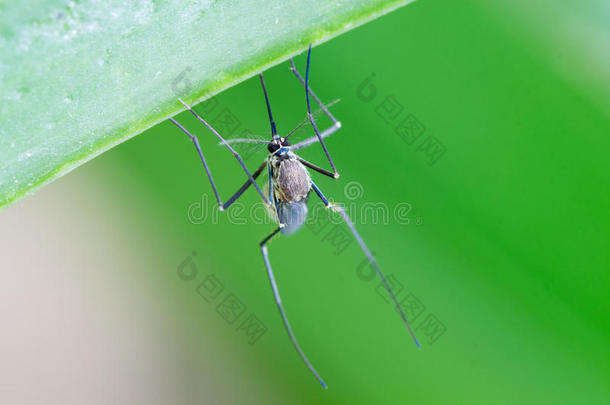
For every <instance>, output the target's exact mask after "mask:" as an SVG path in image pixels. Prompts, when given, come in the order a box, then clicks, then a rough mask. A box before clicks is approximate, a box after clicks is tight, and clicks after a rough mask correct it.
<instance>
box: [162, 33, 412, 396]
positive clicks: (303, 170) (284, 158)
mask: <svg viewBox="0 0 610 405" xmlns="http://www.w3.org/2000/svg"><path fill="white" fill-rule="evenodd" d="M310 60H311V44H310V45H309V49H308V51H307V67H306V70H305V78H304V79H303V77H302V76H301V74H300V73H299V71H298V70H297V68H296V65H295V63H294V60H293V59H292V58H291V59H290V70H291V71H292V73H293V74H294V75H295V76H296V78H297V79H298V80H299V81H300V82H301V84H302V85H303V86H304V88H305V99H306V101H307V119H306V121H309V124H311V127H312V128H313V131H314V133H315V135H314V136H311V137H310V138H307V139H305V140H303V141H301V142H298V143H296V144H294V145H291V144H290V141H289V139H288V138H289V136H290V135H291V134H293V133H294V132H295V130H293V131H291V132H290V133H289V134H288V135H286V136H280V135H278V132H277V128H276V125H275V121H274V120H273V115H272V114H271V106H270V103H269V96H268V94H267V88H266V86H265V80H264V78H263V73H262V72H261V73H259V78H260V82H261V87H262V90H263V94H264V96H265V103H266V105H267V113H268V115H269V123H270V125H271V140H270V141H266V140H258V139H234V140H229V141H227V140H225V139H224V138H223V137H222V136H221V135H220V134H219V133H218V132H217V131H216V130H215V129H214V128H213V127H212V126H211V125H210V124H209V123H208V122H207V121H205V120H204V119H203V118H202V117H201V116H199V114H197V113H196V112H195V111H194V110H193V109H192V108H191V107H190V106H189V105H188V104H186V103H185V102H184V101H183V100H182V99H178V100H179V101H180V103H182V105H183V106H184V107H185V108H186V109H187V110H188V111H190V112H191V113H192V114H193V115H194V116H195V117H196V118H197V120H199V121H200V122H201V123H202V124H203V125H204V126H205V127H206V128H207V129H208V130H210V132H212V133H213V134H214V135H215V136H216V137H217V138H218V140H219V141H220V144H222V145H224V146H225V147H226V148H227V149H228V150H229V151H230V152H231V153H232V154H233V156H234V157H235V159H236V160H237V162H238V163H239V165H240V166H241V167H242V169H243V171H244V172H245V174H246V176H247V180H246V182H245V183H244V184H243V185H242V186H241V187H240V188H239V189H238V190H237V191H236V192H235V193H234V194H233V195H232V196H231V197H230V198H229V199H228V200H227V201H226V202H224V203H223V202H222V199H221V198H220V194H219V193H218V189H217V188H216V184H215V183H214V180H213V178H212V173H211V171H210V168H209V166H208V164H207V162H206V160H205V157H204V155H203V151H202V150H201V146H200V145H199V141H198V139H197V136H195V135H193V134H191V133H190V132H189V131H188V130H186V129H185V128H184V127H183V126H182V125H180V124H179V123H178V122H177V121H176V120H175V119H173V118H170V121H171V122H172V123H174V124H175V125H176V126H177V127H178V128H179V129H180V130H182V131H183V132H184V133H185V134H186V135H188V136H189V137H190V138H191V140H192V142H193V143H194V144H195V148H196V149H197V153H198V154H199V157H200V159H201V162H202V163H203V168H204V169H205V172H206V174H207V177H208V179H209V181H210V184H211V186H212V190H213V191H214V194H215V196H216V201H217V202H218V207H219V209H220V210H225V209H227V208H229V207H230V206H231V204H233V203H234V202H235V201H236V200H237V199H238V198H239V197H240V196H241V195H242V194H243V193H244V192H245V191H246V190H247V189H248V188H249V187H250V186H253V187H254V188H255V189H256V191H257V192H258V194H259V195H260V196H261V198H262V199H263V201H264V202H265V203H266V204H267V207H268V209H269V211H270V213H271V214H272V217H273V218H274V219H275V221H276V222H277V223H278V226H277V228H276V229H275V230H273V232H271V233H270V234H269V235H267V236H266V237H265V238H264V239H263V240H262V241H261V242H260V243H259V246H260V250H261V253H262V256H263V261H264V264H265V268H266V269H267V276H268V278H269V282H270V283H271V289H272V291H273V295H274V297H275V302H276V304H277V307H278V309H279V312H280V315H281V317H282V321H283V323H284V327H285V328H286V332H287V333H288V336H289V338H290V340H291V342H292V344H293V345H294V348H295V349H296V351H297V352H298V354H299V356H300V357H301V359H302V360H303V362H304V363H305V365H306V366H307V368H308V369H309V370H310V371H311V373H312V374H313V375H314V376H315V378H316V379H317V380H318V382H319V383H320V384H321V385H322V387H324V388H328V386H327V385H326V383H325V382H324V380H323V379H322V378H321V377H320V375H319V374H318V372H317V371H316V369H315V368H314V367H313V365H312V364H311V363H310V362H309V360H308V359H307V356H305V353H304V352H303V350H302V349H301V347H300V346H299V344H298V343H297V340H296V337H295V335H294V333H293V331H292V328H291V327H290V323H289V322H288V317H287V316H286V311H285V310H284V306H283V305H282V300H281V299H280V293H279V289H278V286H277V283H276V281H275V277H274V275H273V270H272V268H271V262H270V261H269V253H268V250H267V245H268V243H269V242H270V241H271V240H272V239H273V238H274V237H275V236H277V235H280V234H281V235H289V234H292V233H294V232H296V231H298V230H299V229H300V228H301V227H302V226H303V224H304V223H305V220H306V217H307V200H308V197H309V194H310V192H311V190H313V192H314V193H315V194H316V195H317V196H318V198H319V199H320V200H321V201H322V203H323V204H324V206H325V207H326V208H327V209H330V210H332V211H334V212H336V213H338V214H340V215H341V216H342V217H343V220H344V221H345V223H346V224H347V226H348V227H349V229H350V230H351V232H352V234H353V236H354V238H355V239H356V241H357V242H358V244H359V245H360V248H361V249H362V251H363V253H364V255H365V256H366V258H367V259H368V261H369V262H370V264H371V266H372V267H373V269H374V270H375V272H376V273H377V275H378V276H379V279H380V280H381V283H382V284H383V286H384V287H385V289H386V290H387V292H388V294H389V296H390V298H391V299H392V301H393V303H394V305H395V307H396V310H397V311H398V313H399V315H400V317H401V318H402V321H403V323H404V324H405V326H406V327H407V330H408V331H409V334H410V335H411V338H412V339H413V341H414V342H415V344H416V345H417V347H418V348H420V344H419V341H418V340H417V338H416V337H415V334H414V333H413V330H412V328H411V326H410V325H409V321H408V320H407V317H406V315H405V313H404V312H403V310H402V308H401V307H400V305H399V303H398V300H397V299H396V296H395V295H394V293H393V292H392V289H391V288H390V285H389V284H388V281H387V279H386V278H385V276H384V274H383V272H382V271H381V269H380V268H379V266H378V265H377V262H376V260H375V258H374V257H373V255H372V254H371V251H370V250H369V248H368V247H367V246H366V244H365V243H364V240H363V239H362V237H361V236H360V234H359V233H358V231H357V230H356V227H355V226H354V222H353V221H352V220H351V219H350V217H349V216H348V215H347V213H346V211H345V209H344V208H343V207H342V206H340V205H336V204H334V203H331V202H329V200H328V199H327V198H326V197H325V196H324V194H323V193H322V190H320V188H319V187H318V186H317V184H316V183H315V182H314V181H313V179H312V178H311V176H310V174H309V170H308V169H310V170H313V171H315V172H317V173H319V174H322V175H324V176H327V177H330V178H332V179H338V178H339V173H338V172H337V169H336V167H335V164H334V162H333V160H332V158H331V156H330V153H329V152H328V149H327V147H326V144H325V143H324V138H326V137H328V136H330V135H332V134H333V133H335V132H336V131H337V130H338V129H339V128H341V123H340V122H339V121H337V119H336V118H335V117H334V116H333V115H332V114H331V112H330V111H329V110H328V108H327V106H326V105H324V104H323V103H322V102H321V101H320V99H319V98H318V97H317V96H316V95H315V93H314V92H313V90H311V88H310V87H309V65H310ZM310 98H313V99H314V100H315V102H316V103H317V105H318V106H319V107H320V109H321V110H322V111H323V112H324V114H325V115H326V116H327V117H328V118H329V119H330V121H331V122H332V125H331V126H330V127H328V128H327V129H325V130H324V131H322V132H320V130H319V129H318V126H317V125H316V121H315V118H314V114H312V112H311V103H310ZM299 126H302V124H299ZM298 128H299V127H297V129H298ZM235 141H237V142H240V141H242V142H250V143H266V144H267V150H268V151H269V154H268V155H267V158H266V159H265V160H264V161H263V163H261V165H260V166H259V167H258V168H257V169H256V171H254V173H250V171H249V170H248V168H247V167H246V165H245V163H244V161H243V159H242V158H241V156H240V155H239V153H237V152H236V151H235V149H233V148H232V147H231V145H230V143H232V142H235ZM315 143H319V144H320V145H321V147H322V150H323V151H324V154H325V155H326V159H327V160H328V163H329V164H330V168H331V170H330V171H329V170H326V169H323V168H321V167H319V166H317V165H315V164H313V163H311V162H308V161H307V160H305V159H303V158H301V157H300V156H298V155H297V154H296V153H295V151H297V150H299V149H303V148H305V147H307V146H310V145H313V144H315ZM265 169H267V174H268V176H269V183H268V190H267V194H265V193H263V190H262V189H261V188H260V187H259V186H258V184H257V183H256V179H257V178H258V177H259V176H260V175H261V173H262V172H263V170H265Z"/></svg>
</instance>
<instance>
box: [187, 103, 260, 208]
mask: <svg viewBox="0 0 610 405" xmlns="http://www.w3.org/2000/svg"><path fill="white" fill-rule="evenodd" d="M178 101H180V102H181V103H182V105H183V106H184V107H185V108H186V109H187V110H189V111H190V112H191V113H192V114H193V115H194V116H195V117H196V118H197V119H198V120H199V122H201V123H202V124H203V125H205V126H206V128H207V129H209V130H210V131H211V132H212V133H213V134H214V135H216V137H217V138H218V139H219V140H220V142H222V144H223V145H225V146H226V147H227V149H229V151H231V153H232V154H233V156H235V159H237V161H238V162H239V164H240V166H241V167H242V169H244V172H246V175H247V176H248V179H249V180H250V183H252V185H253V186H254V188H256V191H258V193H259V194H260V196H261V197H262V199H263V201H265V203H267V204H270V203H271V202H270V201H268V200H267V198H266V197H265V195H264V194H263V191H262V190H261V189H260V187H259V186H258V184H256V181H255V180H254V177H253V176H252V174H250V172H249V171H248V168H247V167H246V164H245V163H244V161H243V159H242V158H241V156H239V153H237V152H236V151H235V149H233V148H232V147H231V145H229V144H228V143H227V141H225V139H224V138H223V137H222V136H221V135H220V134H219V133H218V132H217V131H216V130H215V129H214V128H212V126H211V125H210V124H208V123H207V122H206V121H205V120H204V119H203V118H201V117H200V116H199V114H197V113H196V112H195V111H194V110H193V109H192V108H191V107H190V106H189V105H188V104H186V103H185V102H184V101H182V99H180V98H179V99H178Z"/></svg>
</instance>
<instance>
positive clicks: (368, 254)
mask: <svg viewBox="0 0 610 405" xmlns="http://www.w3.org/2000/svg"><path fill="white" fill-rule="evenodd" d="M311 187H312V188H313V190H314V192H315V193H316V194H317V195H318V197H320V199H321V200H322V202H323V203H324V205H325V206H326V208H328V209H331V210H333V211H335V212H338V213H339V214H341V216H342V217H343V220H344V221H345V223H346V224H347V226H348V227H349V229H350V230H351V231H352V234H353V235H354V238H356V240H357V241H358V244H359V245H360V249H362V251H363V252H364V255H365V256H366V258H367V259H368V261H369V263H371V266H373V268H374V269H375V272H376V273H377V275H378V276H379V279H380V280H381V283H382V284H383V286H384V287H385V289H386V291H387V292H388V294H389V295H390V298H391V299H392V301H393V302H394V306H395V307H396V310H397V311H398V313H399V314H400V317H401V318H402V321H403V323H404V324H405V326H406V327H407V330H408V331H409V334H410V335H411V338H412V339H413V341H414V342H415V345H416V346H417V348H418V349H421V345H420V344H419V340H417V337H416V336H415V333H414V332H413V329H411V325H409V321H408V320H407V316H406V315H405V313H404V312H403V310H402V308H401V307H400V304H399V303H398V300H397V299H396V296H395V295H394V292H393V291H392V288H390V285H389V284H388V280H387V279H386V278H385V275H384V274H383V272H382V271H381V269H380V268H379V266H378V265H377V261H376V260H375V258H374V257H373V254H372V253H371V251H370V250H369V248H368V247H367V246H366V244H365V243H364V240H363V239H362V237H361V236H360V234H359V233H358V231H357V230H356V227H355V226H354V222H353V221H352V220H351V218H350V217H349V215H347V212H345V208H343V207H341V206H338V205H334V204H332V203H330V202H328V200H327V199H326V197H324V194H322V191H321V190H320V189H319V188H318V186H316V185H315V184H314V183H313V182H311Z"/></svg>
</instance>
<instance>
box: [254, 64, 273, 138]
mask: <svg viewBox="0 0 610 405" xmlns="http://www.w3.org/2000/svg"><path fill="white" fill-rule="evenodd" d="M258 76H259V77H260V78H261V86H263V93H264V94H265V103H267V112H268V113H269V122H270V123H271V135H273V138H274V139H275V138H277V129H276V128H275V121H273V115H272V114H271V105H270V104H269V96H268V95H267V87H266V86H265V79H264V78H263V74H262V73H259V74H258Z"/></svg>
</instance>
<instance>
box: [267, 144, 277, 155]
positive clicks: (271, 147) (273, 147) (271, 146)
mask: <svg viewBox="0 0 610 405" xmlns="http://www.w3.org/2000/svg"><path fill="white" fill-rule="evenodd" d="M279 148H280V145H278V144H277V143H273V142H269V143H268V144H267V150H268V151H269V153H273V152H275V151H276V150H278V149H279Z"/></svg>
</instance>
